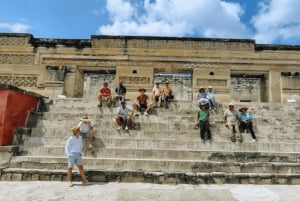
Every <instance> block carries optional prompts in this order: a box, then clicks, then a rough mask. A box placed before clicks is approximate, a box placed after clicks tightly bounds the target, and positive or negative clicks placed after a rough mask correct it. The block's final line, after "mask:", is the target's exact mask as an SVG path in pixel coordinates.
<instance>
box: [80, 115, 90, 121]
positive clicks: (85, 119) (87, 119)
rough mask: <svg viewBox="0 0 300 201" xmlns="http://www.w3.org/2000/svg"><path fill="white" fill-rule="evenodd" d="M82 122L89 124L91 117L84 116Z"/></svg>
mask: <svg viewBox="0 0 300 201" xmlns="http://www.w3.org/2000/svg"><path fill="white" fill-rule="evenodd" d="M80 120H81V121H85V122H88V121H89V117H88V116H87V115H85V116H83V117H82V118H81V119H80Z"/></svg>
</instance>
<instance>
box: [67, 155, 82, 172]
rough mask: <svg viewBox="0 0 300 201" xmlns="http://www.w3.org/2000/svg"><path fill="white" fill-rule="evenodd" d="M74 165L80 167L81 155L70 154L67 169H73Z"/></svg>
mask: <svg viewBox="0 0 300 201" xmlns="http://www.w3.org/2000/svg"><path fill="white" fill-rule="evenodd" d="M75 164H76V165H77V166H78V165H82V157H81V153H75V152H72V154H71V155H69V156H68V168H73V167H74V165H75Z"/></svg>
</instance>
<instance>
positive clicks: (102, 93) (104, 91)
mask: <svg viewBox="0 0 300 201" xmlns="http://www.w3.org/2000/svg"><path fill="white" fill-rule="evenodd" d="M103 98H106V100H107V106H108V107H110V104H111V102H112V96H111V90H110V88H109V87H108V84H107V82H104V83H103V87H102V88H101V89H100V90H99V94H98V101H99V105H98V107H102V99H103Z"/></svg>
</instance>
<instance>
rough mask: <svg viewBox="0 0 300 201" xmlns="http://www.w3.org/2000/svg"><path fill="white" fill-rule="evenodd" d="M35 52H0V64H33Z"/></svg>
mask: <svg viewBox="0 0 300 201" xmlns="http://www.w3.org/2000/svg"><path fill="white" fill-rule="evenodd" d="M34 57H35V56H34V54H0V64H33V63H34Z"/></svg>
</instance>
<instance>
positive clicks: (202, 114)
mask: <svg viewBox="0 0 300 201" xmlns="http://www.w3.org/2000/svg"><path fill="white" fill-rule="evenodd" d="M208 117H209V112H208V110H202V109H200V110H199V112H198V120H199V121H208Z"/></svg>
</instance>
